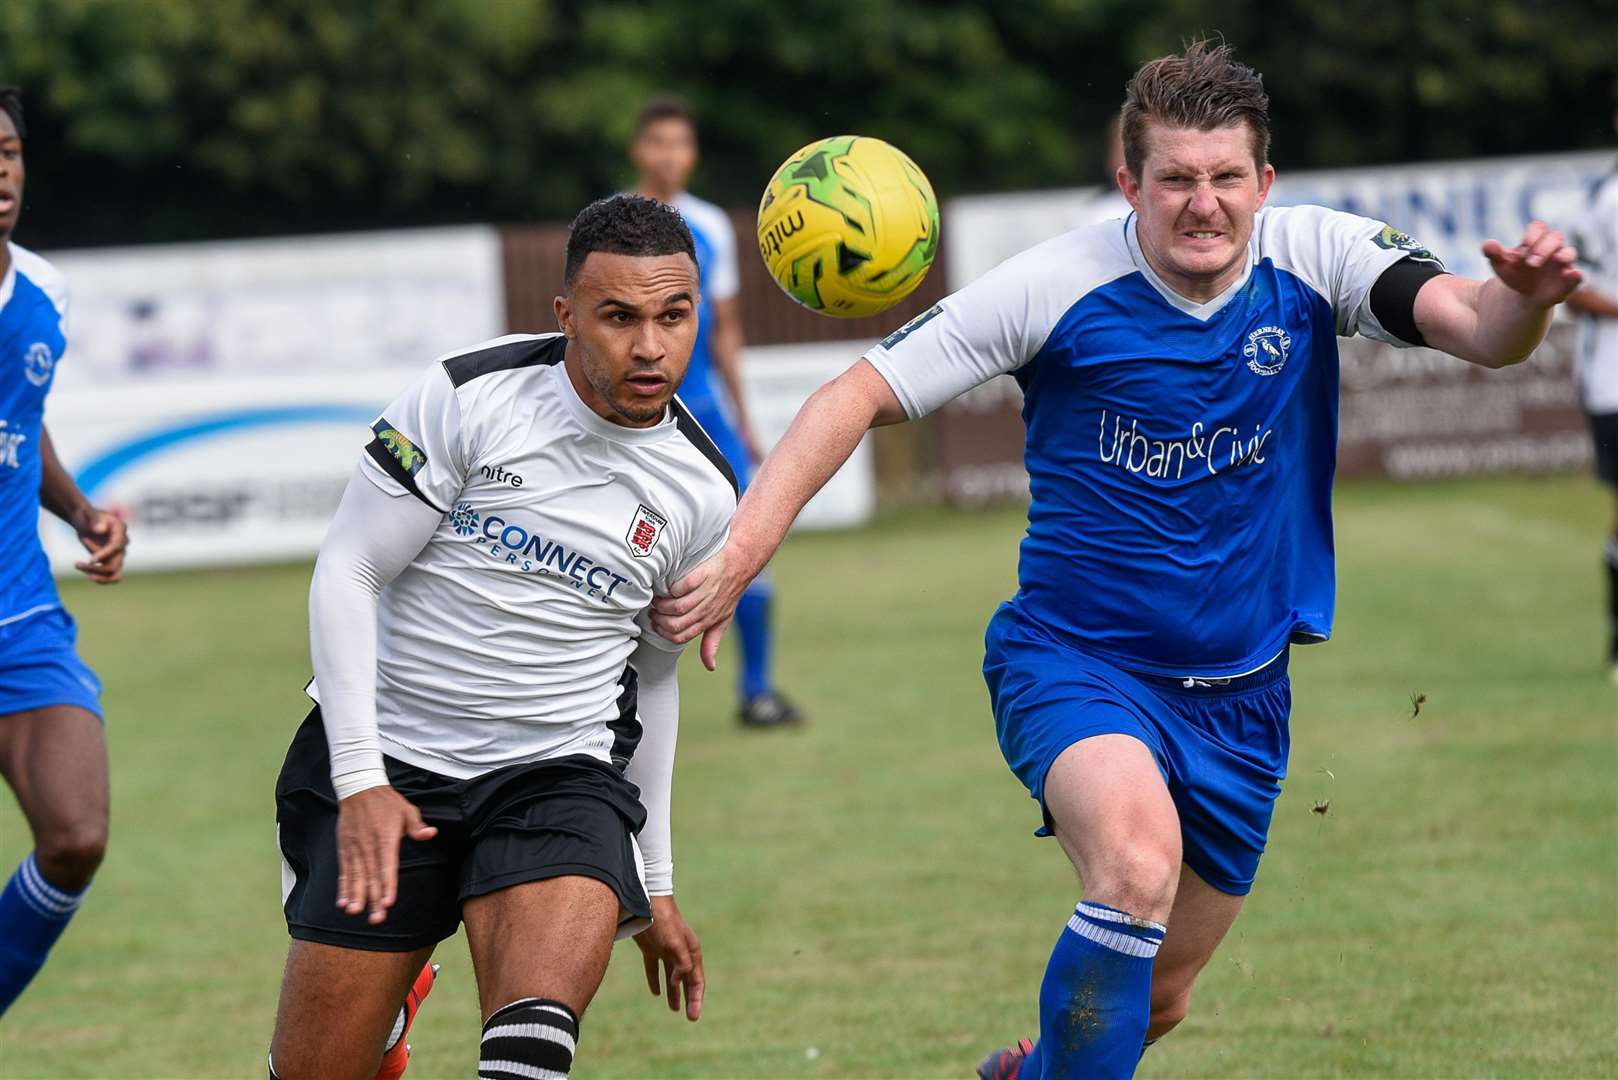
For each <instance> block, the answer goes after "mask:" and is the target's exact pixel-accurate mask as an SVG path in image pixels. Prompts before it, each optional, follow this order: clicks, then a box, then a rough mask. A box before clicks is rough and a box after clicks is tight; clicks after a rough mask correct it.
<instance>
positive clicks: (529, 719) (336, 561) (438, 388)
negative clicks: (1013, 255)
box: [270, 195, 736, 1080]
mask: <svg viewBox="0 0 1618 1080" xmlns="http://www.w3.org/2000/svg"><path fill="white" fill-rule="evenodd" d="M700 302H701V294H700V288H699V272H698V268H697V261H696V255H695V251H694V249H693V244H692V239H691V234H690V231H689V230H688V229H687V228H686V226H685V224H684V222H683V221H682V220H681V218H680V216H679V214H677V213H675V212H674V211H673V210H671V209H669V208H667V207H665V206H663V205H662V204H660V203H658V202H656V201H654V200H651V199H645V198H641V197H638V196H623V195H620V196H615V197H613V198H610V199H603V200H601V201H599V202H596V203H593V204H592V205H590V206H589V207H587V208H585V210H584V211H583V212H582V213H580V214H579V216H578V218H577V219H576V220H575V221H574V223H573V228H572V232H571V235H570V237H569V240H568V248H567V270H566V295H565V296H562V297H558V298H557V299H556V314H557V320H558V322H559V323H560V325H561V327H562V333H561V334H551V335H540V336H532V335H513V336H510V337H505V338H499V339H496V340H494V341H490V342H485V343H484V344H482V345H478V346H474V347H473V348H471V349H469V350H466V351H465V352H461V353H456V354H452V355H450V356H448V357H445V358H443V359H442V360H440V361H439V362H437V363H434V364H433V365H432V366H431V367H430V368H429V369H428V370H427V372H426V373H425V374H424V375H423V376H422V377H421V378H420V379H419V380H418V381H417V382H416V383H415V384H414V385H413V386H411V387H410V388H409V389H408V390H406V391H405V393H404V394H403V395H401V396H400V397H399V398H398V399H397V400H396V401H394V402H393V403H392V404H391V405H389V406H388V407H387V410H386V411H385V412H384V413H383V414H382V416H381V417H380V418H378V420H377V421H376V423H375V425H374V427H373V430H374V432H375V435H376V437H375V439H373V440H372V442H371V443H370V444H369V445H368V446H367V447H366V453H365V454H364V455H362V457H361V460H360V465H359V467H358V469H357V470H356V475H355V476H354V478H353V479H352V480H351V481H350V483H349V486H348V489H347V491H346V492H345V493H344V495H343V500H342V504H341V506H340V507H339V508H338V511H337V514H336V516H335V518H334V519H333V521H332V525H331V529H330V531H329V533H328V534H327V537H326V540H325V542H324V543H323V544H322V546H321V551H320V558H319V560H318V562H317V564H316V567H315V574H314V581H313V585H312V587H311V590H310V604H309V607H310V648H311V653H312V658H313V662H314V672H315V679H314V682H313V683H312V684H311V689H310V696H311V697H313V698H315V700H316V701H317V702H318V704H317V706H316V708H315V709H314V710H313V711H312V712H311V713H310V714H309V717H308V719H307V720H305V721H304V724H303V726H302V727H301V728H300V729H299V730H298V732H297V734H296V736H295V737H294V738H293V741H292V746H291V749H290V750H289V751H288V753H287V758H286V763H285V765H284V766H283V768H282V771H281V776H280V780H279V782H278V783H277V785H276V821H277V826H278V837H279V842H280V847H281V852H282V855H283V857H284V866H283V886H284V896H283V901H284V907H285V912H286V918H287V928H288V931H289V933H290V934H291V936H292V938H293V941H292V944H291V950H290V953H289V955H288V958H287V965H286V974H285V976H284V981H283V983H282V987H281V1001H280V1009H279V1012H278V1015H277V1018H276V1028H275V1037H274V1041H273V1045H272V1049H271V1057H270V1069H271V1075H272V1076H279V1077H283V1078H285V1080H293V1078H294V1077H300V1078H301V1077H321V1078H338V1077H353V1078H361V1080H363V1078H366V1077H371V1076H372V1075H374V1074H378V1071H379V1065H382V1066H383V1069H382V1071H383V1073H384V1074H389V1075H397V1073H398V1072H399V1071H402V1068H403V1058H404V1056H405V1054H406V1053H407V1051H406V1050H403V1049H401V1045H400V1044H401V1043H402V1038H403V1036H402V1030H401V1029H402V1028H403V1027H405V1026H406V1021H407V1020H408V1018H409V1017H410V1016H413V1015H414V1010H413V1008H411V1009H407V1010H405V1011H404V1012H401V1003H403V1002H405V1001H406V997H407V993H409V992H410V991H411V990H412V983H415V987H414V989H415V992H416V995H417V996H416V997H413V998H412V999H411V1001H412V1004H414V1003H415V1002H416V1001H418V1000H419V994H420V992H422V991H423V990H424V989H425V987H426V986H428V985H430V978H431V976H430V973H429V972H428V971H424V965H425V964H427V962H428V958H429V957H430V956H431V955H432V951H433V949H434V947H435V946H436V945H437V944H438V942H440V941H442V940H444V939H445V938H447V937H449V936H451V935H452V934H454V933H455V930H456V927H457V926H458V925H459V924H460V923H461V922H462V921H464V922H465V924H466V931H467V941H468V944H469V946H470V949H471V953H472V964H473V967H474V969H475V971H476V973H477V982H478V993H479V997H480V1001H481V1005H482V1016H483V1019H484V1028H483V1038H482V1052H481V1062H480V1065H479V1069H478V1075H479V1076H485V1077H496V1078H500V1077H526V1078H533V1077H557V1076H565V1075H566V1074H567V1073H568V1070H569V1068H570V1067H571V1064H572V1060H573V1054H574V1050H575V1047H576V1042H577V1039H578V1022H579V1016H580V1015H581V1014H583V1012H584V1010H585V1008H586V1007H587V1006H588V1005H589V1003H590V999H591V998H592V997H593V996H594V994H595V992H596V989H597V987H598V986H599V985H600V982H601V978H602V976H603V974H604V973H605V972H606V968H607V961H608V958H609V957H610V955H611V952H612V943H613V941H614V938H615V936H616V937H622V936H624V935H626V934H635V935H636V941H637V943H638V944H639V945H640V948H641V951H642V952H643V954H644V959H645V965H646V976H647V981H648V983H649V984H650V986H651V988H652V992H653V993H658V992H659V966H660V965H661V967H662V968H663V973H664V978H665V979H666V982H667V993H668V1001H669V1007H670V1008H671V1009H675V1010H678V1009H679V1008H680V1007H681V1002H682V999H683V1003H684V1009H685V1013H686V1016H687V1017H688V1018H689V1019H691V1020H696V1019H697V1017H698V1015H699V1014H700V1012H701V1008H702V995H703V988H704V976H703V969H702V953H701V949H700V946H699V944H698V942H697V938H696V935H695V934H694V933H692V931H691V929H690V927H689V926H687V925H686V922H685V920H684V919H683V918H682V916H681V915H680V910H679V907H678V906H677V905H676V904H675V901H674V890H673V863H672V859H671V855H670V850H669V789H670V780H671V774H672V771H673V761H674V741H675V731H676V724H677V719H678V707H679V700H678V688H677V684H676V681H675V666H676V660H677V657H678V651H679V646H676V645H673V644H671V643H669V642H667V641H664V640H662V639H660V638H658V637H657V636H656V635H655V634H653V633H652V632H651V631H650V630H649V629H647V628H646V625H647V624H646V619H645V615H646V609H647V607H648V606H649V605H650V603H651V599H652V594H653V592H654V591H666V590H667V587H668V584H669V583H670V582H672V581H674V580H677V579H678V578H679V577H680V576H682V575H683V574H685V573H687V572H689V571H690V570H691V569H692V568H693V567H695V566H697V565H698V564H699V563H701V562H702V561H703V560H704V559H706V558H708V557H709V556H711V555H712V554H713V553H714V552H716V551H717V550H718V549H719V548H720V547H721V545H722V544H723V542H724V539H725V536H726V532H727V529H728V525H729V520H730V516H731V514H732V512H733V511H734V510H735V506H736V482H735V477H734V476H733V475H732V473H731V471H730V469H729V467H728V466H727V465H726V463H725V460H724V458H723V456H722V455H721V454H720V453H719V452H718V450H717V449H715V447H714V446H713V444H712V442H710V441H709V440H708V438H707V436H706V435H705V434H704V433H703V432H702V429H701V428H700V427H699V426H698V425H697V424H696V423H695V422H694V421H692V420H691V418H690V415H689V413H687V412H686V411H685V409H684V408H683V406H682V405H681V404H680V402H679V401H678V400H677V399H675V398H674V391H675V388H676V387H677V386H678V385H679V383H680V380H681V378H682V377H683V376H684V374H685V369H686V365H687V363H688V362H689V359H690V355H691V348H692V343H693V341H694V340H695V338H696V333H697V308H698V304H699V303H700ZM637 837H638V844H637ZM390 1043H391V1045H390ZM385 1049H386V1050H387V1051H388V1056H389V1058H390V1059H393V1060H391V1061H390V1062H387V1063H384V1062H383V1058H384V1050H385Z"/></svg>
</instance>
